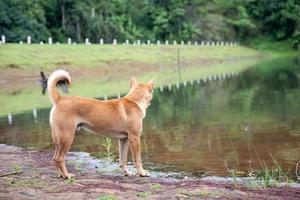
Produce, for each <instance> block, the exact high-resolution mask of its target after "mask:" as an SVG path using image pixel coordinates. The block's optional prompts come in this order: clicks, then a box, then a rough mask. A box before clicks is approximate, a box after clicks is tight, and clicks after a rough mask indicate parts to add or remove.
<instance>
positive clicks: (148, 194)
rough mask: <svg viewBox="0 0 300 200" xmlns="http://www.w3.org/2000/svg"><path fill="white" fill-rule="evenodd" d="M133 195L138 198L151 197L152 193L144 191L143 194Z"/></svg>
mask: <svg viewBox="0 0 300 200" xmlns="http://www.w3.org/2000/svg"><path fill="white" fill-rule="evenodd" d="M135 195H136V196H138V197H148V196H150V195H152V193H151V192H150V191H145V192H137V193H135Z"/></svg>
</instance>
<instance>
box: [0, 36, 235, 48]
mask: <svg viewBox="0 0 300 200" xmlns="http://www.w3.org/2000/svg"><path fill="white" fill-rule="evenodd" d="M6 43H7V39H6V36H5V35H2V36H1V40H0V44H6ZM26 43H27V44H32V37H31V36H30V35H28V36H27V39H26ZM19 44H24V41H22V40H21V41H19ZM39 44H40V45H43V44H46V42H45V41H40V42H39ZM48 44H49V45H52V44H53V39H52V37H49V38H48ZM55 44H60V43H59V42H56V43H55ZM66 44H69V45H71V44H77V43H76V42H73V43H72V38H70V37H69V38H68V39H67V41H66ZM84 44H85V45H91V44H92V43H91V42H90V40H89V38H85V41H84ZM94 44H96V43H94ZM99 44H100V45H104V44H112V45H118V44H119V45H121V44H123V45H169V41H168V40H165V41H164V42H162V41H160V40H153V41H151V40H144V42H143V41H142V40H134V41H131V42H130V40H128V39H126V40H125V41H124V42H119V43H118V40H117V39H116V38H114V39H113V41H112V43H108V42H107V43H105V42H104V39H103V38H100V40H99ZM178 44H180V45H182V46H185V45H188V46H190V45H194V46H197V45H198V44H200V45H201V46H234V45H239V43H238V42H236V41H197V40H195V41H194V42H192V41H190V40H189V41H184V40H180V42H178V41H176V40H173V45H178Z"/></svg>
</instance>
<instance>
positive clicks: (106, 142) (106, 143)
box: [102, 138, 114, 159]
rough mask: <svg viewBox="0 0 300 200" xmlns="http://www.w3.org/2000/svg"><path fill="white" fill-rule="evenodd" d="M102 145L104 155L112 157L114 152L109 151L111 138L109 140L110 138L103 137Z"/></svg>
mask: <svg viewBox="0 0 300 200" xmlns="http://www.w3.org/2000/svg"><path fill="white" fill-rule="evenodd" d="M102 146H104V147H105V148H106V153H105V157H107V158H110V159H113V158H114V154H113V152H111V147H112V140H111V138H105V142H104V143H102Z"/></svg>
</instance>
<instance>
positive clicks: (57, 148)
mask: <svg viewBox="0 0 300 200" xmlns="http://www.w3.org/2000/svg"><path fill="white" fill-rule="evenodd" d="M51 131H52V139H53V143H54V145H55V149H54V155H53V158H52V159H53V161H54V163H55V164H54V165H55V168H56V169H57V172H58V176H59V177H62V172H61V170H60V168H59V166H58V165H57V164H56V162H55V158H56V157H57V156H58V152H59V148H60V145H59V143H58V141H57V138H56V136H55V131H54V128H53V127H52V126H51Z"/></svg>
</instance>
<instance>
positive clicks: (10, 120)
mask: <svg viewBox="0 0 300 200" xmlns="http://www.w3.org/2000/svg"><path fill="white" fill-rule="evenodd" d="M7 118H8V124H9V125H12V123H13V118H12V114H11V113H9V114H8V117H7Z"/></svg>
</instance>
